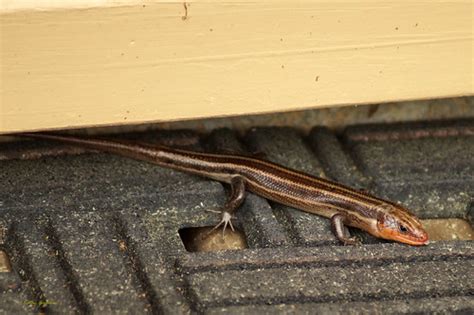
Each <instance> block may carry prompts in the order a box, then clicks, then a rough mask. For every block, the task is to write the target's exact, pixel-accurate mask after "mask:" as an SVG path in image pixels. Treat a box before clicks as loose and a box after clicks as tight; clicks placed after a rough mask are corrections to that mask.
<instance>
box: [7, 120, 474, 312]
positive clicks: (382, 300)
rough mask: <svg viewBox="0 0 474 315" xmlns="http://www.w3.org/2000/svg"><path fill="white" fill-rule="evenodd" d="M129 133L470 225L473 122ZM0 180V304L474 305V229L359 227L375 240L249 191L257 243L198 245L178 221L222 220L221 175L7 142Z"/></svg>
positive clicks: (26, 308) (220, 308)
mask: <svg viewBox="0 0 474 315" xmlns="http://www.w3.org/2000/svg"><path fill="white" fill-rule="evenodd" d="M123 136H125V137H128V138H133V139H137V140H140V141H146V142H157V143H166V144H175V145H176V144H177V145H179V146H183V147H186V148H193V149H198V150H205V151H214V152H216V151H225V152H229V151H233V152H249V153H252V154H254V153H255V152H258V154H263V155H264V156H265V157H266V158H268V159H269V160H272V161H275V162H278V163H281V164H284V165H287V166H289V167H292V168H295V169H299V170H303V171H305V172H308V173H310V174H313V175H317V176H323V177H327V178H331V179H333V180H336V181H339V182H342V183H345V184H348V185H351V186H353V187H356V188H360V189H365V190H368V191H372V192H374V193H376V194H377V195H379V196H381V197H384V198H389V199H391V200H394V201H399V202H402V203H404V204H405V205H406V206H408V207H409V208H410V209H411V210H412V211H413V212H415V213H416V214H417V215H418V216H420V217H421V218H452V217H456V218H464V219H466V218H471V221H470V223H471V225H472V224H473V221H472V217H473V213H474V195H473V192H474V120H458V121H443V122H420V123H407V124H392V125H387V124H382V125H359V126H353V127H349V128H347V129H346V130H345V131H344V132H342V133H340V134H335V133H334V132H332V131H330V130H328V129H326V128H321V127H315V128H314V129H313V130H312V131H311V132H310V133H309V134H302V133H300V132H299V131H298V130H295V129H290V128H269V127H265V128H254V129H251V130H248V132H246V133H245V134H244V135H239V134H237V133H235V132H233V131H232V130H228V129H221V130H215V131H213V132H212V133H210V134H197V133H195V132H193V131H189V130H186V131H172V132H170V131H155V132H153V133H143V134H129V135H123ZM114 137H121V136H117V135H116V136H114ZM38 156H42V157H41V158H39V157H38ZM35 157H36V158H35ZM0 184H1V186H0V250H2V251H3V252H4V253H6V255H7V256H8V258H9V260H10V263H11V266H12V271H11V272H0V313H6V314H21V313H31V312H34V311H41V312H44V313H60V314H64V313H96V314H120V313H123V314H143V313H155V314H186V313H189V312H191V313H206V314H224V313H225V314H228V313H235V314H241V313H247V314H253V313H259V314H274V313H327V314H337V313H339V314H347V313H351V314H355V313H360V314H367V313H383V314H390V313H393V314H399V313H432V312H438V313H446V312H456V313H466V314H470V313H472V312H473V311H474V272H473V271H474V248H473V242H472V241H440V242H432V243H431V244H430V245H428V246H424V247H410V246H405V245H401V244H395V243H391V242H385V241H381V240H378V239H375V238H372V237H370V236H368V235H366V234H365V233H363V232H358V231H353V233H357V234H358V236H359V237H361V238H363V242H364V245H362V246H357V247H354V246H341V245H340V244H339V243H338V242H337V241H336V239H335V237H334V236H333V234H332V233H331V231H330V226H329V221H328V220H327V219H325V218H321V217H318V216H315V215H311V214H307V213H303V212H300V211H297V210H294V209H291V208H289V207H286V206H282V205H279V204H274V203H271V202H268V201H267V200H265V199H263V198H260V197H258V196H255V195H252V194H250V195H249V196H248V198H247V200H246V201H245V203H244V205H243V207H242V209H240V210H239V212H238V218H237V222H236V223H237V226H238V227H239V228H240V229H241V230H242V231H243V232H244V233H245V236H246V239H247V243H248V247H249V248H248V249H245V250H234V251H220V252H210V253H209V252H206V253H204V252H199V253H196V252H192V253H191V252H187V251H186V249H185V247H184V245H183V243H182V241H181V238H180V235H179V233H178V231H179V230H180V229H182V228H187V227H199V226H211V225H213V224H215V223H216V221H217V220H218V217H217V216H216V214H213V213H211V212H208V211H205V210H206V209H214V208H216V207H218V206H219V205H221V204H222V203H223V202H224V200H225V189H224V186H223V185H222V184H220V183H218V182H214V181H210V180H207V179H203V178H199V177H196V176H193V175H188V174H184V173H180V172H176V171H172V170H168V169H163V168H160V167H157V166H154V165H151V164H147V163H143V162H139V161H134V160H129V159H126V158H122V157H118V156H113V155H109V154H103V153H98V152H87V151H84V150H82V149H78V148H74V147H71V146H67V145H58V144H52V143H48V142H40V141H35V142H33V141H28V142H18V143H4V144H2V145H1V146H0ZM1 231H3V232H1Z"/></svg>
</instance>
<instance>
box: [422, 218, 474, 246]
mask: <svg viewBox="0 0 474 315" xmlns="http://www.w3.org/2000/svg"><path fill="white" fill-rule="evenodd" d="M421 221H422V223H423V227H424V228H425V229H426V231H427V232H428V237H429V239H430V241H454V240H474V230H473V229H472V226H471V225H470V224H469V222H468V221H467V220H463V219H457V218H449V219H426V220H421Z"/></svg>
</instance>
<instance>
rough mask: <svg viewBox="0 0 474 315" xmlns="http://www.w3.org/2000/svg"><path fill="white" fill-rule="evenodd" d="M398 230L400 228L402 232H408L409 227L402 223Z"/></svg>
mask: <svg viewBox="0 0 474 315" xmlns="http://www.w3.org/2000/svg"><path fill="white" fill-rule="evenodd" d="M398 230H399V231H400V232H402V233H406V232H408V229H407V227H406V226H404V225H401V224H400V225H399V226H398Z"/></svg>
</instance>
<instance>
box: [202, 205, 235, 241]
mask: <svg viewBox="0 0 474 315" xmlns="http://www.w3.org/2000/svg"><path fill="white" fill-rule="evenodd" d="M207 211H210V212H217V211H216V210H207ZM219 213H222V219H221V221H220V222H219V223H217V225H216V226H214V227H213V228H212V230H210V231H209V233H208V234H211V233H212V232H213V231H214V230H216V229H218V228H219V227H220V226H221V225H224V227H223V228H222V238H224V235H225V229H226V228H227V225H229V226H230V229H231V230H232V232H235V229H234V226H233V225H232V219H234V217H233V216H232V215H231V214H230V213H229V212H226V211H223V212H219Z"/></svg>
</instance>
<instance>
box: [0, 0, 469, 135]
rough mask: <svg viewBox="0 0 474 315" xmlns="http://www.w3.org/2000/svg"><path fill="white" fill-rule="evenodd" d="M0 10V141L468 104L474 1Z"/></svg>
mask: <svg viewBox="0 0 474 315" xmlns="http://www.w3.org/2000/svg"><path fill="white" fill-rule="evenodd" d="M118 3H120V5H117V6H113V5H110V3H109V2H107V4H108V5H107V6H98V7H92V8H77V7H75V6H74V7H65V8H62V9H57V8H56V9H54V10H49V11H48V10H46V11H41V10H36V9H35V8H30V9H28V8H27V7H26V8H25V7H23V8H21V10H13V9H12V8H8V10H7V9H5V8H4V10H2V11H0V12H1V15H0V27H1V30H0V31H1V37H0V39H1V41H0V46H1V47H0V53H1V55H0V58H1V59H0V60H1V68H0V72H1V77H0V79H1V82H0V100H1V103H0V133H11V132H17V131H25V130H43V129H58V128H77V127H85V126H100V125H102V126H103V125H116V124H131V123H133V124H136V123H145V122H153V121H171V120H181V119H191V118H198V117H211V116H225V115H240V114H248V113H262V112H275V111H287V110H295V109H302V108H311V107H321V106H334V105H342V104H365V103H376V102H386V101H397V100H408V99H425V98H438V97H447V96H459V95H472V94H474V84H473V69H472V66H473V61H474V56H473V51H472V49H473V43H474V42H473V29H472V14H473V3H472V1H451V2H445V1H408V0H398V1H387V0H380V1H365V2H360V1H343V2H340V1H302V2H299V1H298V2H296V1H225V2H209V1H196V2H192V3H187V4H186V6H185V5H184V3H183V2H155V1H151V2H150V1H146V2H142V3H141V2H139V1H138V2H137V1H131V2H130V5H123V4H124V3H125V4H126V2H124V1H119V2H118Z"/></svg>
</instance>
